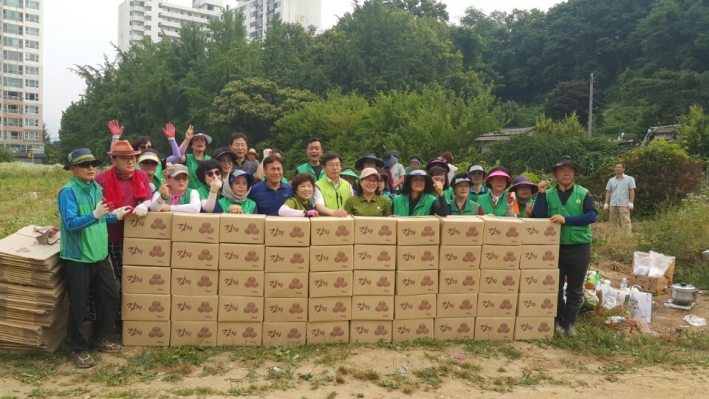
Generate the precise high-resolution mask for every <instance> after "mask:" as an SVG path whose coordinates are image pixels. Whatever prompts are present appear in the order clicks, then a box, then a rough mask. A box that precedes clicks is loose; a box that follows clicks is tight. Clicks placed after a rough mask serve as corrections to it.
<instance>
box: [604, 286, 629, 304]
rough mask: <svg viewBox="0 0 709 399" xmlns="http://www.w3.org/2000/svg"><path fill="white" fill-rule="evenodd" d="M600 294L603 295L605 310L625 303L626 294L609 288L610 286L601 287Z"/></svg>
mask: <svg viewBox="0 0 709 399" xmlns="http://www.w3.org/2000/svg"><path fill="white" fill-rule="evenodd" d="M601 293H603V303H602V304H601V306H603V307H604V308H606V309H613V308H616V307H619V306H622V305H623V302H625V295H626V293H625V292H623V291H621V290H619V289H616V288H613V287H611V286H610V285H602V286H601Z"/></svg>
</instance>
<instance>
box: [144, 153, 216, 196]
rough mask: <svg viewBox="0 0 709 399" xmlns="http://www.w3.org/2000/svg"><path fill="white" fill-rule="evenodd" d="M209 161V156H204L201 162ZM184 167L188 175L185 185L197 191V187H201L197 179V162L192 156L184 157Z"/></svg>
mask: <svg viewBox="0 0 709 399" xmlns="http://www.w3.org/2000/svg"><path fill="white" fill-rule="evenodd" d="M210 159H211V158H210V157H209V155H206V154H205V155H204V159H202V160H203V161H208V160H210ZM185 166H187V171H188V172H189V174H190V181H189V182H188V183H187V187H188V188H191V189H193V190H198V189H199V187H200V186H202V182H201V181H199V179H198V178H197V166H199V161H198V160H197V158H195V157H194V154H187V155H185ZM156 173H157V172H156Z"/></svg>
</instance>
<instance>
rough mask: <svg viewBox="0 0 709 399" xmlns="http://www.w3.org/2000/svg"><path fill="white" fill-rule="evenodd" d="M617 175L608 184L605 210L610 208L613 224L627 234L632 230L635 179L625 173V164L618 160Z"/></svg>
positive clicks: (616, 165)
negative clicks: (631, 214)
mask: <svg viewBox="0 0 709 399" xmlns="http://www.w3.org/2000/svg"><path fill="white" fill-rule="evenodd" d="M614 169H615V176H614V177H611V178H610V179H609V180H608V184H606V200H605V202H604V204H603V210H604V211H605V212H608V211H609V210H610V213H611V214H610V219H611V225H612V226H613V227H620V228H621V229H622V230H623V231H625V233H626V234H630V233H631V232H632V228H631V225H630V212H632V210H633V209H634V205H633V201H634V200H635V179H634V178H633V177H632V176H628V175H626V174H625V164H624V163H623V162H616V164H615V168H614Z"/></svg>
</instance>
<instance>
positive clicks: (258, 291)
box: [219, 270, 265, 296]
mask: <svg viewBox="0 0 709 399" xmlns="http://www.w3.org/2000/svg"><path fill="white" fill-rule="evenodd" d="M264 284H265V281H264V273H263V272H258V271H232V270H222V271H220V272H219V295H231V296H263V292H264V288H263V287H264Z"/></svg>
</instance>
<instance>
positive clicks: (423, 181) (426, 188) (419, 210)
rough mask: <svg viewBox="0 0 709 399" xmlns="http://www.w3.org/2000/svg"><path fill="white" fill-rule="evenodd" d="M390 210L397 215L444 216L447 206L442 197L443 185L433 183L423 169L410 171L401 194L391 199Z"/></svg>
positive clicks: (446, 212)
mask: <svg viewBox="0 0 709 399" xmlns="http://www.w3.org/2000/svg"><path fill="white" fill-rule="evenodd" d="M392 212H393V214H394V215H397V216H428V215H439V216H446V215H447V214H448V206H447V205H446V200H445V198H444V197H443V185H442V184H440V183H434V182H433V179H432V178H431V176H429V175H428V174H427V173H426V171H425V170H423V169H414V170H412V171H410V172H409V174H408V175H406V179H404V185H403V186H402V187H401V194H399V195H397V196H396V198H394V200H393V201H392Z"/></svg>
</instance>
